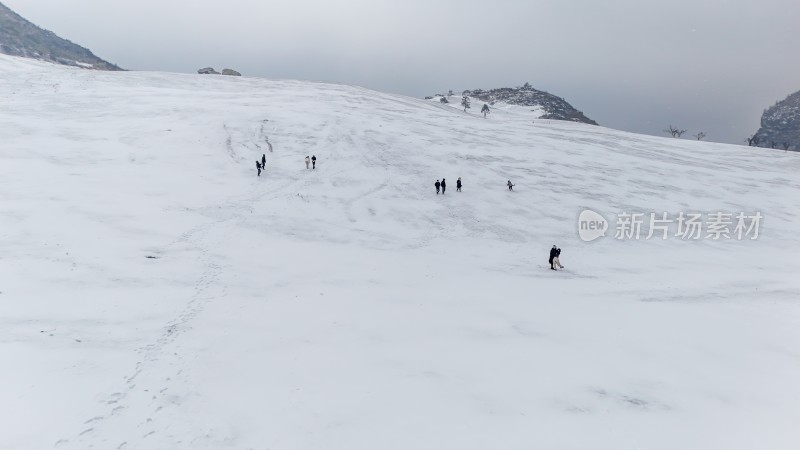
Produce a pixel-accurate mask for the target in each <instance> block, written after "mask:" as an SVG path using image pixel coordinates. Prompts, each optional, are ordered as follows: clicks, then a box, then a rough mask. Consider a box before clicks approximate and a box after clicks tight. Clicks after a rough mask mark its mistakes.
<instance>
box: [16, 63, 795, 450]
mask: <svg viewBox="0 0 800 450" xmlns="http://www.w3.org/2000/svg"><path fill="white" fill-rule="evenodd" d="M0 99H2V108H1V109H0V133H2V136H3V141H2V145H0V193H2V197H0V198H2V201H0V217H1V218H2V222H1V223H2V227H0V311H2V314H1V315H0V361H2V370H0V405H2V408H0V448H2V449H35V450H39V449H46V448H58V449H80V450H86V449H103V450H105V449H172V450H175V449H241V450H245V449H254V450H255V449H268V448H269V449H315V450H317V449H342V450H361V449H363V450H375V449H383V450H393V449H396V450H401V449H402V450H408V449H439V450H440V449H459V450H466V449H476V450H477V449H487V448H494V449H506V450H510V449H530V448H540V449H614V450H620V449H648V450H656V449H658V450H674V449H682V450H690V449H698V450H700V449H727V450H733V449H755V448H758V449H796V448H797V446H798V443H800V428H798V427H797V420H798V417H800V406H798V405H800V384H798V383H797V380H800V348H799V346H800V306H799V305H798V299H799V298H800V280H798V277H797V273H798V271H800V260H798V257H797V255H798V251H800V237H798V232H797V223H798V211H800V195H798V189H800V184H799V183H798V181H797V173H798V172H799V171H800V159H798V154H796V153H783V152H753V151H752V150H750V149H748V148H746V147H738V146H728V145H722V144H712V143H704V142H692V141H683V140H673V139H661V138H656V137H649V136H639V135H634V134H629V133H623V132H619V131H614V130H610V129H605V128H601V127H596V126H589V125H582V124H575V123H560V122H555V121H553V122H551V123H538V122H537V123H536V124H534V125H532V124H531V122H530V120H529V119H528V118H525V117H521V116H516V115H514V114H505V115H503V114H497V115H494V114H493V115H491V116H490V117H489V118H488V119H483V118H480V117H477V116H475V115H465V114H463V113H462V112H460V111H458V110H455V109H453V108H450V107H447V106H442V105H436V104H432V103H431V102H428V101H423V100H414V99H410V98H406V97H402V96H396V95H389V94H381V93H377V92H373V91H369V90H366V89H361V88H355V87H348V86H339V85H332V84H316V83H307V82H298V81H274V80H262V79H251V78H238V77H235V78H234V77H230V78H227V77H223V78H220V77H203V76H194V75H176V74H163V73H136V72H130V73H110V72H91V71H82V70H77V69H71V68H65V67H58V66H51V65H47V64H45V63H39V62H35V61H29V60H23V59H17V58H12V57H5V56H0ZM267 140H268V141H269V143H270V144H271V145H272V151H270V150H269V146H268V144H267ZM262 153H266V154H267V170H266V173H265V174H263V176H262V177H260V178H258V177H256V173H255V167H254V166H255V160H256V159H258V158H260V156H261V154H262ZM311 154H315V155H316V156H317V157H318V158H319V161H318V162H319V163H318V167H317V169H316V170H313V171H312V170H306V168H305V166H304V164H303V162H302V160H303V158H304V157H305V156H306V155H311ZM459 176H461V177H462V178H463V180H464V189H463V192H461V193H457V192H455V181H456V178H457V177H459ZM441 177H446V178H447V180H448V182H449V189H448V191H447V194H446V195H444V196H441V195H440V196H436V195H435V192H434V189H433V183H434V181H436V179H440V178H441ZM508 179H511V180H513V181H514V182H515V183H516V187H515V191H514V192H509V191H507V190H506V189H505V186H504V184H505V182H506V180H508ZM584 208H591V209H593V210H596V211H598V212H602V213H604V214H609V215H611V214H616V213H618V212H621V211H628V212H650V211H669V212H675V213H676V212H678V211H702V212H712V211H717V210H722V211H729V212H738V211H746V212H754V211H760V212H761V213H762V214H763V215H764V220H763V222H762V224H761V229H760V236H759V238H758V239H757V240H749V239H748V240H743V241H738V240H720V241H711V240H698V241H681V240H680V239H675V238H671V239H668V240H665V241H662V240H660V239H659V240H647V241H645V240H640V241H632V240H616V239H614V238H613V237H612V236H609V237H606V238H603V239H600V240H598V241H595V242H591V243H584V242H583V241H581V240H580V239H579V238H578V234H577V224H576V220H577V217H578V214H579V213H580V211H581V210H583V209H584ZM610 234H613V230H611V233H610ZM553 244H558V245H559V246H560V247H561V248H562V249H563V250H564V253H563V255H562V263H564V265H565V266H566V267H567V269H566V270H564V271H560V272H553V271H551V270H549V269H548V266H547V252H548V249H549V248H550V247H551V246H552V245H553Z"/></svg>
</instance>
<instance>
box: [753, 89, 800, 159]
mask: <svg viewBox="0 0 800 450" xmlns="http://www.w3.org/2000/svg"><path fill="white" fill-rule="evenodd" d="M755 138H756V141H757V142H758V146H759V147H774V148H780V149H788V150H796V151H800V91H798V92H795V93H794V94H792V95H790V96H788V97H786V98H785V99H783V100H781V101H779V102H778V103H776V104H775V105H773V106H772V107H770V108H767V109H766V110H765V111H764V114H763V115H762V116H761V128H759V129H758V131H757V132H756V134H755Z"/></svg>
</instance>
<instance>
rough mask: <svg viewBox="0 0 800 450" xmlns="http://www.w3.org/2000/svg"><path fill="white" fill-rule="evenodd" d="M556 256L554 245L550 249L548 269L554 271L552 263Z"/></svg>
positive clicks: (556, 249)
mask: <svg viewBox="0 0 800 450" xmlns="http://www.w3.org/2000/svg"><path fill="white" fill-rule="evenodd" d="M557 256H558V248H556V246H555V245H554V246H553V248H551V249H550V259H549V260H548V262H549V263H550V269H552V270H556V268H555V266H554V265H553V261H554V260H555V259H556V257H557Z"/></svg>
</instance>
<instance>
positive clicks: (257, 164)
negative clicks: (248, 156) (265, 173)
mask: <svg viewBox="0 0 800 450" xmlns="http://www.w3.org/2000/svg"><path fill="white" fill-rule="evenodd" d="M256 170H258V176H261V163H260V162H259V161H258V160H256Z"/></svg>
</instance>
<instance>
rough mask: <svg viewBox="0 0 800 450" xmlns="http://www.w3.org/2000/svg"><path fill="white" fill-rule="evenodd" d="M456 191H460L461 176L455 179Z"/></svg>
mask: <svg viewBox="0 0 800 450" xmlns="http://www.w3.org/2000/svg"><path fill="white" fill-rule="evenodd" d="M456 192H461V177H458V179H457V180H456Z"/></svg>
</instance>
